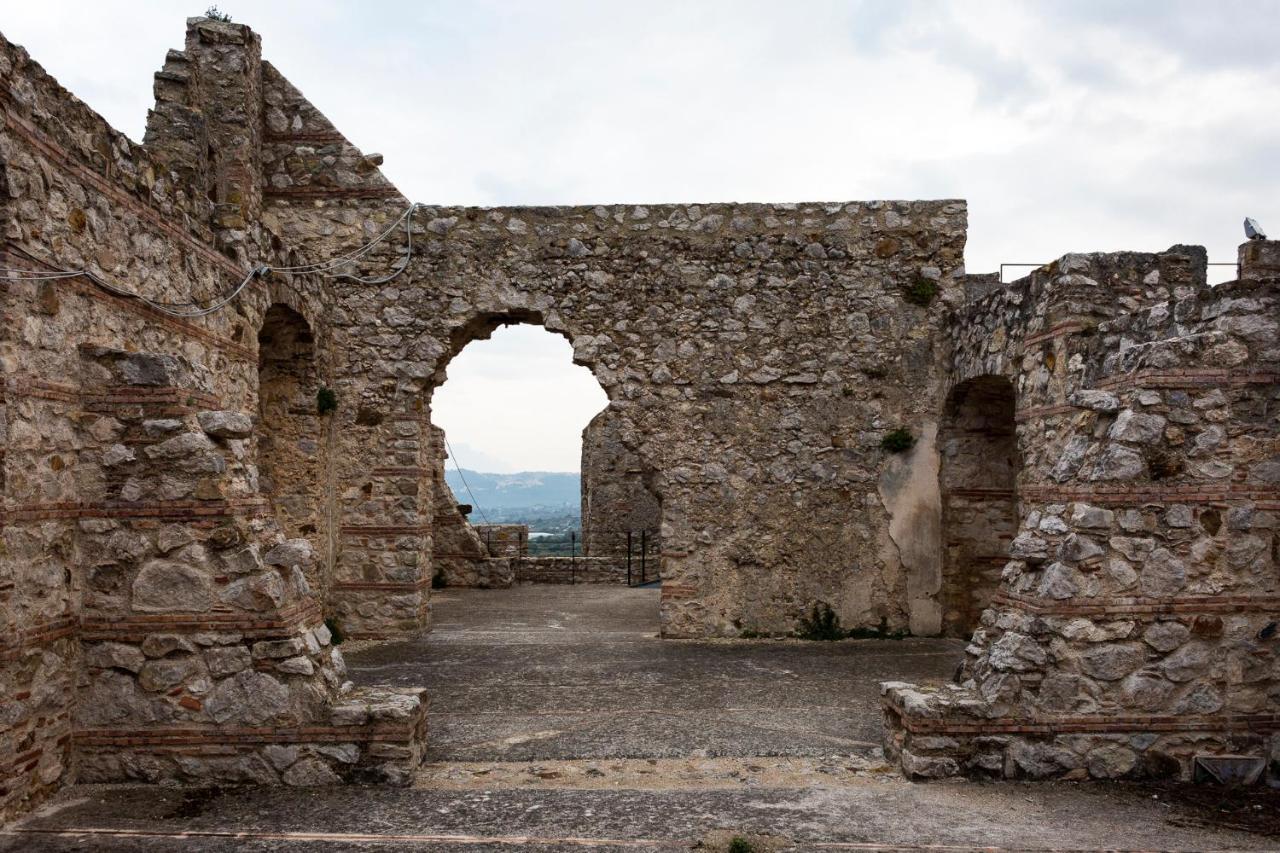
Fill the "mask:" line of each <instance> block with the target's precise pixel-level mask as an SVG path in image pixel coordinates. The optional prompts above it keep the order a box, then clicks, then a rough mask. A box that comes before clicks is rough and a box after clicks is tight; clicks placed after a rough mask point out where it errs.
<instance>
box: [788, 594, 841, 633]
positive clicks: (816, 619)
mask: <svg viewBox="0 0 1280 853" xmlns="http://www.w3.org/2000/svg"><path fill="white" fill-rule="evenodd" d="M796 636H797V637H799V638H800V639H802V640H827V641H831V640H843V639H844V638H845V636H847V634H846V632H845V630H844V629H843V628H841V627H840V617H839V616H837V615H836V612H835V611H834V610H832V609H831V605H829V604H826V603H818V604H815V605H813V609H812V610H811V611H810V612H809V615H808V616H802V617H800V626H799V628H798V629H797V630H796Z"/></svg>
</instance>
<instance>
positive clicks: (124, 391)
mask: <svg viewBox="0 0 1280 853" xmlns="http://www.w3.org/2000/svg"><path fill="white" fill-rule="evenodd" d="M4 390H5V398H7V397H30V398H35V399H40V400H53V401H56V402H60V403H78V404H80V405H81V406H82V407H84V408H85V409H86V410H88V411H95V412H98V411H109V410H111V409H113V408H116V407H118V406H146V407H160V408H163V409H165V410H166V411H168V412H178V411H181V412H182V413H184V414H186V413H190V412H196V411H202V410H209V409H222V408H223V405H222V401H221V400H219V399H218V398H217V397H215V396H214V395H212V394H208V393H206V392H204V391H196V390H194V389H190V388H180V387H178V386H174V385H165V386H148V387H143V386H137V385H114V386H110V387H108V388H106V389H105V390H102V391H84V390H82V389H80V388H79V387H77V386H75V385H68V384H65V383H59V382H49V381H46V380H43V379H35V378H32V377H29V376H21V375H13V376H10V377H9V379H8V380H7V381H6V382H5V389H4Z"/></svg>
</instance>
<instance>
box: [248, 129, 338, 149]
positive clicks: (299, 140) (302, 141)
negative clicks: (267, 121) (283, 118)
mask: <svg viewBox="0 0 1280 853" xmlns="http://www.w3.org/2000/svg"><path fill="white" fill-rule="evenodd" d="M262 141H263V142H266V143H269V144H271V145H311V144H313V143H314V144H321V145H323V144H327V143H334V142H341V143H343V144H346V145H350V144H351V143H350V142H349V141H348V140H347V138H346V137H345V136H343V135H342V134H341V133H339V132H338V131H336V130H317V131H312V132H311V133H288V132H286V133H272V132H271V131H267V132H266V133H264V134H263V135H262ZM352 147H355V146H352Z"/></svg>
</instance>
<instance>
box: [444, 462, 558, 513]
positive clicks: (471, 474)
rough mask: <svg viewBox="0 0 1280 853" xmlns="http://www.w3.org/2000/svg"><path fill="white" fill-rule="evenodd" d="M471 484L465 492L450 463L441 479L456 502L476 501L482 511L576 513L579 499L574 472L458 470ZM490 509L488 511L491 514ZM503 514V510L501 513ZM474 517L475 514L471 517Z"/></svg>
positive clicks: (460, 478) (456, 472) (455, 470)
mask: <svg viewBox="0 0 1280 853" xmlns="http://www.w3.org/2000/svg"><path fill="white" fill-rule="evenodd" d="M462 476H465V477H466V480H467V484H468V485H470V486H471V494H468V493H467V489H466V487H465V486H464V485H463V483H462V477H460V476H459V475H458V469H456V468H454V467H452V465H450V466H449V467H447V468H446V469H445V472H444V479H445V482H447V483H448V484H449V488H451V489H453V494H454V496H455V497H456V498H457V499H458V502H459V503H464V504H467V503H472V501H473V497H472V496H474V502H475V503H477V504H479V505H480V507H481V508H482V509H484V510H485V511H486V512H489V511H490V510H492V511H493V512H497V511H500V510H511V509H519V510H528V509H534V508H538V509H563V510H567V511H571V512H573V513H574V514H576V513H577V512H578V510H579V507H580V505H581V501H582V494H581V488H582V486H581V481H582V477H581V475H580V474H578V473H576V472H575V473H568V472H563V471H521V472H519V473H516V474H486V473H484V472H483V471H471V470H468V469H466V468H463V469H462ZM493 512H489V515H490V516H492V515H493ZM504 514H505V513H504ZM472 518H473V520H476V517H475V516H473V517H472Z"/></svg>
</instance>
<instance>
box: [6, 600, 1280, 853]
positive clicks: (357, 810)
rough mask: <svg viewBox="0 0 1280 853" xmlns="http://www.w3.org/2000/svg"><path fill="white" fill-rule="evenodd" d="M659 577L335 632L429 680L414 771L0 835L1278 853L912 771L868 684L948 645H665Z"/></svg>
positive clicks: (902, 675) (1261, 844)
mask: <svg viewBox="0 0 1280 853" xmlns="http://www.w3.org/2000/svg"><path fill="white" fill-rule="evenodd" d="M657 596H658V591H657V590H656V589H652V588H649V589H626V588H618V587H603V586H577V587H566V586H520V587H516V588H514V589H510V590H443V591H441V592H439V593H437V594H435V596H434V599H433V600H434V610H435V630H434V631H433V632H432V633H431V634H429V635H427V636H425V637H423V638H422V639H420V640H416V641H412V642H404V643H391V644H383V645H370V644H363V646H364V647H363V648H355V647H353V646H351V645H348V646H346V647H344V648H346V649H347V650H348V654H347V657H348V664H349V666H350V668H351V676H352V678H353V680H355V681H356V682H357V683H365V684H372V683H382V684H386V683H391V684H401V685H423V686H425V687H427V688H428V689H429V691H430V696H431V711H430V715H429V720H430V735H429V737H430V747H429V750H428V755H427V763H426V764H425V766H424V767H423V768H422V771H421V773H420V774H419V776H418V779H417V781H416V783H415V785H414V786H413V787H411V788H384V787H359V786H347V787H337V788H325V789H306V790H300V789H288V788H275V789H262V788H247V789H221V790H175V789H164V788H156V787H144V786H127V785H115V786H73V787H71V788H68V789H66V790H65V791H63V792H62V793H61V794H59V795H58V796H57V797H56V798H55V799H54V800H53V801H52V802H50V803H48V804H46V806H45V807H43V808H41V809H39V810H38V811H37V812H36V813H34V814H32V815H30V816H28V817H27V818H25V819H24V820H22V821H19V822H18V823H16V824H14V825H12V826H10V827H8V828H7V829H6V830H4V831H3V832H0V851H19V850H21V851H40V850H58V851H67V850H111V851H117V850H155V851H159V850H176V849H182V850H217V851H224V850H225V851H231V850H252V851H258V850H263V851H266V850H304V849H305V850H311V849H317V850H385V849H391V848H394V849H412V850H431V851H445V853H448V852H449V851H475V853H479V851H499V850H505V851H514V850H521V851H526V850H527V851H568V850H616V851H622V850H664V851H665V850H670V851H675V850H689V849H690V848H691V847H693V846H694V845H695V844H698V843H699V842H704V843H705V845H706V846H705V847H704V848H703V849H710V850H715V849H725V847H724V845H725V844H727V840H728V839H729V838H730V837H731V836H732V835H744V836H747V837H749V838H752V839H754V840H755V842H756V849H757V850H760V851H764V850H910V849H934V850H972V849H988V850H991V849H996V850H1001V849H1007V850H1100V849H1107V850H1116V849H1131V850H1245V849H1251V850H1267V849H1270V850H1276V849H1280V838H1276V837H1266V836H1263V835H1259V834H1251V833H1248V832H1243V831H1238V830H1236V829H1233V828H1229V827H1228V826H1223V825H1221V822H1220V821H1218V820H1215V818H1214V815H1213V814H1212V813H1210V812H1207V811H1206V810H1205V809H1203V808H1201V809H1195V808H1191V807H1187V806H1182V805H1175V804H1173V803H1172V802H1170V800H1169V798H1168V797H1166V796H1162V795H1160V794H1159V793H1156V794H1155V795H1153V793H1152V791H1151V790H1150V789H1145V788H1140V787H1136V786H1118V785H1090V784H1080V785H1073V784H1063V783H1053V784H1047V783H1039V784H1015V783H1007V784H977V783H968V782H947V783H933V784H912V783H909V782H906V781H904V780H903V779H901V778H900V777H898V776H897V775H896V774H894V773H893V772H892V771H891V769H890V768H889V767H888V766H887V765H885V764H884V762H883V760H882V757H881V754H880V749H879V744H880V737H881V735H880V732H881V722H880V709H879V695H878V691H877V688H876V684H877V682H879V681H882V680H907V681H911V680H927V679H945V678H948V677H950V675H951V674H952V672H953V671H954V669H955V667H956V664H957V663H958V661H959V659H960V656H961V654H962V651H961V650H962V645H961V644H960V643H957V642H954V641H949V640H924V639H908V640H897V641H895V640H859V641H845V642H839V643H807V642H800V641H748V642H717V641H708V642H702V641H698V642H695V641H672V640H659V639H658V638H657V633H656V632H657V606H658V598H657Z"/></svg>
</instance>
